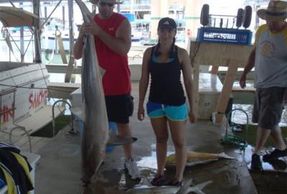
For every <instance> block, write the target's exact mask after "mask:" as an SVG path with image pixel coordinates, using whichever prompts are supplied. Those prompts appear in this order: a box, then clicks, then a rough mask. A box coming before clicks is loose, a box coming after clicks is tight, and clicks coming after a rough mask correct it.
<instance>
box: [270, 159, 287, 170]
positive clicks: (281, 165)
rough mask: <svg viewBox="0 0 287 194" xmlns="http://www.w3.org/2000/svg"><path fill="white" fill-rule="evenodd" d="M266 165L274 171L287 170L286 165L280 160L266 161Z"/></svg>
mask: <svg viewBox="0 0 287 194" xmlns="http://www.w3.org/2000/svg"><path fill="white" fill-rule="evenodd" d="M268 163H269V164H270V165H271V166H272V167H273V168H274V169H275V170H285V169H286V168H287V164H286V163H285V162H284V161H283V160H280V159H276V158H274V159H272V160H270V161H268Z"/></svg>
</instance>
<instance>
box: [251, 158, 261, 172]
mask: <svg viewBox="0 0 287 194" xmlns="http://www.w3.org/2000/svg"><path fill="white" fill-rule="evenodd" d="M251 170H256V171H261V170H262V163H261V160H260V156H259V155H258V154H253V155H252V159H251Z"/></svg>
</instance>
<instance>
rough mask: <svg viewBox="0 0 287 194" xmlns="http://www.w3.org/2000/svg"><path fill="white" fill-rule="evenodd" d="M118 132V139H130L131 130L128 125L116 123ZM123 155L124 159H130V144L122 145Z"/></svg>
mask: <svg viewBox="0 0 287 194" xmlns="http://www.w3.org/2000/svg"><path fill="white" fill-rule="evenodd" d="M117 127H118V131H119V137H121V138H128V137H131V136H132V135H131V129H130V126H129V124H128V123H127V124H122V123H117ZM123 149H124V154H125V158H126V159H130V158H132V144H125V145H123Z"/></svg>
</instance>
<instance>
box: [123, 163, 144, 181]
mask: <svg viewBox="0 0 287 194" xmlns="http://www.w3.org/2000/svg"><path fill="white" fill-rule="evenodd" d="M124 167H125V170H126V171H127V172H128V174H129V175H130V177H131V178H132V179H140V172H139V169H138V167H137V164H136V162H135V161H134V160H133V159H128V160H126V161H125V164H124Z"/></svg>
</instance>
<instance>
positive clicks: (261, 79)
mask: <svg viewBox="0 0 287 194" xmlns="http://www.w3.org/2000/svg"><path fill="white" fill-rule="evenodd" d="M255 44H256V58H255V88H269V87H287V28H285V29H284V30H283V31H281V32H278V33H272V32H270V30H269V28H268V26H267V25H266V24H265V25H262V26H260V27H259V28H258V30H257V32H256V40H255Z"/></svg>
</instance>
